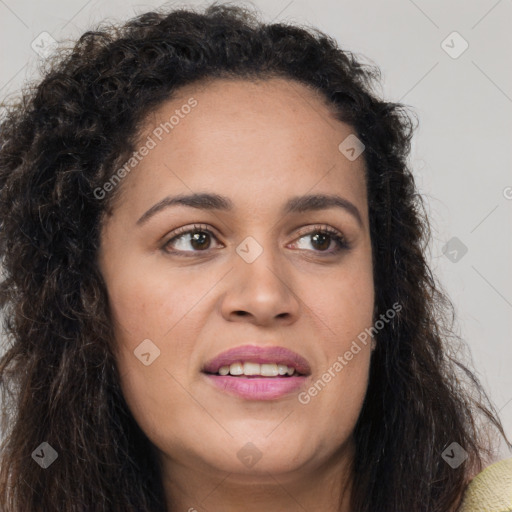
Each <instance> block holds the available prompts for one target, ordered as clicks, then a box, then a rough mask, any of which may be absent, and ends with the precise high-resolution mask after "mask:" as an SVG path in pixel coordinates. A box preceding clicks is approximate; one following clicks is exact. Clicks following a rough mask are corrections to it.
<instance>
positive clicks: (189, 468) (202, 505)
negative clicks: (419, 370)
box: [163, 444, 354, 512]
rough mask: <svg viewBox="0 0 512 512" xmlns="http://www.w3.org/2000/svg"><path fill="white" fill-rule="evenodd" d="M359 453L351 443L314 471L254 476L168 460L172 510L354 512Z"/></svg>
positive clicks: (167, 482) (167, 481) (165, 465)
mask: <svg viewBox="0 0 512 512" xmlns="http://www.w3.org/2000/svg"><path fill="white" fill-rule="evenodd" d="M353 454H354V447H353V445H352V444H350V445H348V446H346V447H343V448H342V449H341V450H340V451H338V452H337V453H336V454H334V455H333V456H332V457H331V460H329V461H324V462H322V464H319V465H313V464H311V465H310V467H308V469H304V468H301V469H299V470H297V469H295V470H293V471H289V472H286V473H272V471H264V470H261V471H258V472H257V473H256V472H255V473H253V474H240V473H235V472H231V473H230V472H225V471H224V472H222V471H219V470H218V469H217V468H209V467H205V466H201V464H200V463H198V464H195V465H194V464H179V463H177V462H176V461H175V460H173V461H171V460H169V459H168V458H167V457H165V456H164V459H163V475H164V480H163V482H164V488H165V492H166V497H167V503H168V504H169V505H168V512H178V511H180V512H181V511H183V512H185V511H187V512H206V511H208V512H239V511H240V507H241V506H242V505H243V510H244V512H256V511H258V512H260V511H261V510H265V511H268V512H292V511H293V512H295V511H296V510H322V511H323V512H349V511H350V494H351V492H350V491H351V484H352V478H351V462H352V460H353ZM199 468H200V469H199Z"/></svg>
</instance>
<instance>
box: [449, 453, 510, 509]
mask: <svg viewBox="0 0 512 512" xmlns="http://www.w3.org/2000/svg"><path fill="white" fill-rule="evenodd" d="M511 511H512V458H511V459H505V460H501V461H499V462H495V463H494V464H491V465H490V466H488V467H487V468H485V469H484V470H483V471H482V472H480V473H478V475H476V476H475V477H474V478H473V479H472V480H471V482H470V483H469V485H468V487H467V489H466V492H465V493H464V498H463V501H462V505H461V507H460V508H459V512H511Z"/></svg>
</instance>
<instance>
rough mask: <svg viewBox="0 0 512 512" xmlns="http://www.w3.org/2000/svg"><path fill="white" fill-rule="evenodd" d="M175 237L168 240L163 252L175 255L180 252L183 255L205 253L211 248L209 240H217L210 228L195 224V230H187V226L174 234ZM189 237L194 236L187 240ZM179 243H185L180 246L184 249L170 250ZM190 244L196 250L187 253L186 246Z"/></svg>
mask: <svg viewBox="0 0 512 512" xmlns="http://www.w3.org/2000/svg"><path fill="white" fill-rule="evenodd" d="M174 235H175V236H173V237H172V238H171V239H170V240H168V241H167V242H166V243H165V244H164V246H163V250H164V251H165V252H170V253H174V252H177V253H179V252H182V253H186V252H203V251H204V252H206V251H207V250H208V249H209V248H210V243H209V241H208V240H209V239H210V238H211V237H214V238H215V235H214V234H213V232H212V231H210V230H209V229H208V228H206V227H204V226H201V225H196V224H194V227H193V228H188V229H187V226H185V227H183V228H180V229H178V230H177V231H175V232H174ZM188 235H193V236H192V237H190V239H189V240H185V239H186V238H188ZM178 241H183V242H182V243H181V244H180V245H181V246H182V248H178V249H169V247H170V246H172V245H176V242H178ZM188 243H190V244H191V246H192V247H193V248H194V249H196V250H194V251H187V250H186V245H187V244H188Z"/></svg>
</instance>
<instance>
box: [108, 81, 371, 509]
mask: <svg viewBox="0 0 512 512" xmlns="http://www.w3.org/2000/svg"><path fill="white" fill-rule="evenodd" d="M190 97H193V98H195V99H196V100H197V102H198V103H197V106H195V107H194V108H193V109H192V110H191V112H190V113H189V114H188V115H185V116H183V118H182V119H180V121H179V123H178V124H177V125H176V126H174V128H173V130H172V131H171V132H170V133H169V134H164V137H162V140H161V141H158V143H157V145H156V147H154V148H153V149H151V150H150V151H149V153H148V154H147V156H145V157H144V158H143V159H142V161H140V163H139V164H138V165H137V166H136V167H135V168H134V169H133V170H132V171H131V172H130V173H129V174H128V175H127V176H126V177H125V178H124V179H123V181H122V183H121V184H120V185H119V186H120V187H122V189H121V190H122V194H121V195H120V196H119V198H118V200H117V201H116V202H115V203H114V208H113V211H112V215H110V216H108V217H106V218H105V222H104V224H103V226H102V231H101V250H100V253H99V260H98V262H99V266H100V270H101V272H102V275H103V277H104V279H105V282H106V285H107V290H108V295H109V301H110V304H111V313H112V321H113V323H114V329H115V336H116V347H117V349H118V353H117V355H116V357H117V364H118V368H119V371H120V375H121V382H120V384H121V388H122V391H123V394H124V396H125V398H126V401H127V403H128V406H129V407H130V410H131V412H132V414H133V416H134V418H135V419H136V421H137V422H138V424H139V425H140V427H141V428H142V430H143V431H144V432H145V433H146V435H147V436H148V438H149V439H150V441H151V442H152V444H153V445H154V446H155V447H156V449H157V453H158V455H159V460H160V463H161V467H162V474H163V479H164V480H163V482H164V487H165V490H166V494H167V497H168V500H169V503H172V504H173V505H172V507H171V510H172V511H178V510H179V511H186V510H189V511H190V512H192V511H193V510H197V511H199V512H201V511H206V510H208V511H210V512H216V511H224V512H226V511H235V510H240V504H241V503H243V508H244V510H245V511H249V512H250V511H256V510H258V511H261V510H267V511H275V512H277V511H292V510H293V511H295V510H299V509H300V510H323V511H343V512H344V511H348V510H349V506H348V504H349V498H350V482H351V472H350V463H351V461H352V458H353V453H354V443H353V437H352V432H353V429H354V426H355V424H356V421H357V418H358V416H359V413H360V410H361V407H362V403H363V399H364V395H365V392H366V389H367V384H368V370H369V363H370V354H371V347H370V343H369V342H368V343H367V344H366V345H365V344H361V343H360V344H359V345H360V348H361V350H360V351H359V352H358V353H357V355H354V356H353V358H352V359H351V360H350V361H349V362H347V364H346V365H345V366H344V367H343V370H342V371H339V372H335V377H332V378H331V380H330V382H329V383H328V384H327V385H326V386H325V387H323V389H322V390H321V391H320V392H319V393H318V394H317V395H316V396H314V397H311V400H310V401H309V403H307V404H304V403H301V402H300V401H299V400H298V392H294V393H292V394H290V395H287V396H285V397H281V398H279V399H277V400H270V401H251V400H244V399H242V398H239V397H235V396H232V395H229V394H227V393H225V392H223V391H221V390H219V389H217V388H215V387H213V386H212V385H211V384H210V382H209V381H208V379H207V378H206V377H205V375H204V374H202V373H201V371H200V370H201V367H202V365H203V364H204V363H205V362H206V361H208V360H210V359H212V358H213V357H214V356H216V355H217V354H219V353H221V352H223V351H224V350H226V349H228V348H232V347H236V346H239V345H243V344H246V343H249V344H256V345H262V346H266V345H279V346H284V347H287V348H289V349H292V350H294V351H296V352H298V353H299V354H300V355H302V356H303V357H305V358H306V359H307V360H308V362H309V364H310V366H311V369H312V374H311V375H310V376H309V377H308V381H307V384H306V385H305V387H304V389H306V390H307V389H308V388H309V387H310V386H311V385H312V383H313V382H316V381H317V380H318V379H320V378H321V377H322V375H323V374H324V373H325V372H326V371H327V370H328V368H330V367H331V368H332V366H333V364H334V363H335V361H337V360H338V357H339V356H343V354H345V352H346V351H347V350H349V349H350V347H351V345H352V343H353V342H354V340H356V339H357V336H358V334H360V333H361V332H363V331H364V329H365V328H369V327H370V326H371V325H372V319H373V307H374V285H373V277H372V275H373V274H372V247H371V240H370V232H369V219H368V204H367V197H366V185H365V180H364V161H363V158H362V157H360V158H357V159H356V160H353V161H350V160H349V159H347V158H346V157H345V156H344V155H343V154H342V153H341V152H340V150H339V149H338V145H339V144H340V143H341V142H342V141H343V140H344V139H345V138H346V137H347V136H348V135H350V134H351V133H353V129H352V128H351V127H350V126H348V125H346V124H344V123H342V122H340V121H337V120H336V119H335V118H334V117H333V115H332V114H331V112H330V110H329V108H328V106H327V105H326V104H325V102H324V100H323V98H322V97H320V96H319V95H318V94H317V93H315V92H314V91H312V90H310V89H308V88H306V87H305V86H304V85H301V84H298V83H296V82H291V81H288V80H285V79H281V78H272V79H268V80H265V81H257V82H250V81H245V80H236V81H228V80H219V79H217V80H213V81H209V82H205V83H203V84H201V85H197V84H195V85H193V86H192V85H190V86H187V87H185V88H182V89H180V91H179V94H177V95H176V96H174V97H173V99H171V100H170V101H167V102H166V103H165V104H163V105H162V106H161V107H160V108H159V109H158V110H157V111H156V112H154V113H152V114H151V115H150V116H148V118H147V119H146V122H145V125H144V127H143V129H142V130H141V131H140V138H139V141H140V144H143V143H144V142H145V141H146V140H147V137H148V135H151V134H152V132H153V130H154V129H155V128H156V127H158V126H159V124H160V123H161V122H163V121H166V120H168V119H169V118H170V117H171V116H172V115H173V114H174V113H175V111H176V109H178V110H179V109H180V108H181V107H182V105H184V104H186V103H187V100H188V99H189V98H190ZM153 138H155V137H153ZM155 140H157V139H155ZM137 147H140V145H138V146H137ZM191 192H210V193H217V194H221V195H224V196H227V197H229V198H230V199H231V200H232V201H233V203H234V205H235V207H234V209H233V211H209V210H199V209H195V208H192V207H188V206H172V207H168V208H166V209H163V210H161V211H160V212H159V213H157V214H155V215H154V216H153V217H151V218H150V219H148V220H147V222H145V223H143V224H142V225H137V224H136V223H137V220H138V219H139V218H140V217H141V216H142V215H143V214H144V213H145V212H146V211H147V210H149V209H150V208H151V207H152V206H153V205H155V204H156V203H158V202H159V201H160V200H162V199H163V198H165V197H166V196H174V195H177V194H188V193H191ZM312 193H324V194H337V195H339V196H341V197H343V198H345V199H347V200H348V201H350V202H351V203H353V204H354V205H355V206H356V207H357V209H358V211H359V213H360V216H361V224H359V223H358V221H357V220H356V218H355V217H354V216H353V215H351V214H350V213H349V212H348V211H346V210H344V209H341V208H329V209H324V210H319V211H309V212H304V213H293V214H290V215H283V214H282V213H281V208H282V205H283V204H284V203H285V201H286V200H287V199H288V198H290V197H292V196H300V195H304V194H312ZM194 224H201V227H202V228H204V227H207V228H208V229H210V230H211V231H212V232H213V235H209V236H208V235H207V236H206V239H204V238H203V239H200V240H199V242H197V243H195V244H194V241H193V238H192V237H193V233H192V234H188V235H187V234H185V235H184V236H183V237H182V238H181V239H180V240H175V241H174V242H171V244H170V245H167V249H169V250H171V251H172V249H174V250H176V251H182V252H181V254H183V253H186V254H189V255H191V257H185V256H180V255H179V254H176V253H175V254H173V253H172V252H165V248H164V245H165V244H166V242H168V241H169V240H171V239H172V238H173V236H174V234H173V232H175V231H176V229H177V228H180V227H190V229H193V225H194ZM326 226H329V227H331V228H334V229H335V230H337V231H339V232H341V233H342V234H343V236H344V237H345V239H346V240H347V241H348V242H349V243H350V249H342V250H341V251H340V252H338V253H337V254H336V253H334V252H333V253H332V254H330V255H329V254H328V253H329V251H331V250H332V251H334V250H335V249H336V247H337V246H336V242H335V241H334V239H332V238H327V239H325V240H322V239H320V240H319V241H316V242H315V238H314V235H315V234H316V233H318V229H322V228H324V227H326ZM315 229H316V231H315ZM196 236H197V235H196ZM248 236H251V237H253V238H254V239H255V240H256V241H257V242H258V244H259V245H260V246H261V247H262V249H263V252H262V254H261V255H260V256H259V257H258V258H256V259H255V260H254V261H253V262H252V263H248V262H246V261H245V260H244V259H242V258H241V257H240V256H239V255H238V253H237V252H236V248H237V246H239V245H240V244H241V242H242V241H243V240H244V239H245V238H246V237H248ZM145 339H150V340H151V341H152V342H153V343H154V344H155V345H156V346H157V347H158V349H159V350H160V355H159V356H158V357H157V358H156V359H154V361H153V362H152V363H151V364H149V365H148V366H146V365H144V364H142V363H141V361H140V360H139V359H138V358H137V357H135V355H134V350H135V349H136V348H137V346H138V345H139V344H140V343H141V342H142V340H145ZM301 391H303V390H301ZM248 442H251V443H252V444H253V445H254V446H256V447H257V449H258V450H259V452H260V453H261V455H262V456H261V459H260V460H259V461H258V462H257V463H256V464H254V465H253V466H252V467H248V466H246V465H245V464H243V463H242V462H241V460H240V459H239V457H238V456H237V453H238V452H239V450H241V449H242V448H243V447H244V446H245V445H246V443H248ZM246 449H247V448H246ZM340 503H341V506H340Z"/></svg>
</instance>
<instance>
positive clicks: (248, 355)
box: [202, 345, 311, 375]
mask: <svg viewBox="0 0 512 512" xmlns="http://www.w3.org/2000/svg"><path fill="white" fill-rule="evenodd" d="M249 361H250V362H253V363H260V364H264V363H277V364H285V365H286V366H288V367H290V368H295V370H296V371H297V373H300V374H301V375H309V374H310V373H311V368H310V366H309V363H308V362H307V361H306V359H304V358H303V357H302V356H301V355H299V354H297V353H296V352H293V351H292V350H289V349H287V348H285V347H276V346H273V347H269V346H260V345H242V346H239V347H235V348H231V349H229V350H226V351H225V352H221V353H220V354H219V355H217V356H215V357H214V358H213V359H211V360H210V361H208V362H207V363H206V364H205V365H204V366H203V368H202V371H203V372H205V373H217V372H218V371H219V368H221V367H222V366H229V365H231V364H232V363H236V362H242V363H243V362H249Z"/></svg>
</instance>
